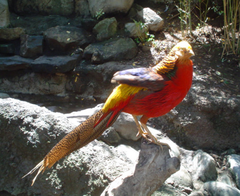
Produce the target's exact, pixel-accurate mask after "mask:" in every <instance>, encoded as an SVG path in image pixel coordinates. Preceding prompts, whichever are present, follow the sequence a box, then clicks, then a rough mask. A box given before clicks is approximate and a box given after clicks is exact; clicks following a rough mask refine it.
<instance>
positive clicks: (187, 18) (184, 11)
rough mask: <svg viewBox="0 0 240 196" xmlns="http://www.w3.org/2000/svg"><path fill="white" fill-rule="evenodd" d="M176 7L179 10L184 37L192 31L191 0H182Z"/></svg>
mask: <svg viewBox="0 0 240 196" xmlns="http://www.w3.org/2000/svg"><path fill="white" fill-rule="evenodd" d="M176 7H177V10H178V12H179V19H180V25H181V31H182V37H185V35H187V34H188V32H189V33H192V21H191V0H180V1H179V6H177V5H176Z"/></svg>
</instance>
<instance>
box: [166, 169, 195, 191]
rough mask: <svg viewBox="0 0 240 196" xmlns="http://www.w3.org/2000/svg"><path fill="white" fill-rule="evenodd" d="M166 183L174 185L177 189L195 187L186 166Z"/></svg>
mask: <svg viewBox="0 0 240 196" xmlns="http://www.w3.org/2000/svg"><path fill="white" fill-rule="evenodd" d="M165 183H167V184H171V185H174V186H175V187H189V188H192V187H193V181H192V176H191V174H190V173H189V172H188V171H187V169H185V168H184V166H181V167H180V170H179V171H177V172H176V173H174V174H173V175H171V176H170V177H169V178H168V179H167V180H166V182H165Z"/></svg>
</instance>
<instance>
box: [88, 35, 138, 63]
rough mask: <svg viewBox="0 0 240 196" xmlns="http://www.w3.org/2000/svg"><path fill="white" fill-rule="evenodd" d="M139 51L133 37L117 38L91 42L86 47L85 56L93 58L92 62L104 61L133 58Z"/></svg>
mask: <svg viewBox="0 0 240 196" xmlns="http://www.w3.org/2000/svg"><path fill="white" fill-rule="evenodd" d="M137 52H138V48H137V45H136V44H135V42H134V41H133V40H132V39H131V38H117V39H111V40H107V41H104V42H99V43H94V44H90V45H89V46H88V47H86V48H85V50H84V52H83V57H84V58H86V59H91V62H92V63H103V62H107V61H120V60H127V59H132V58H134V57H135V56H136V55H137Z"/></svg>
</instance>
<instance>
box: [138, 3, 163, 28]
mask: <svg viewBox="0 0 240 196" xmlns="http://www.w3.org/2000/svg"><path fill="white" fill-rule="evenodd" d="M138 17H139V19H141V20H142V21H143V22H144V24H145V25H146V26H147V27H148V29H149V31H155V32H157V31H161V30H162V29H163V25H164V21H163V19H162V18H161V17H160V16H159V15H158V14H157V13H156V12H154V11H153V10H152V9H150V8H143V10H141V11H138Z"/></svg>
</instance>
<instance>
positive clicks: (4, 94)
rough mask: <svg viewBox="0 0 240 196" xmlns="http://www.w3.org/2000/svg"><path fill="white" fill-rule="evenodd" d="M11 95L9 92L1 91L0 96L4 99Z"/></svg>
mask: <svg viewBox="0 0 240 196" xmlns="http://www.w3.org/2000/svg"><path fill="white" fill-rule="evenodd" d="M9 97H10V96H9V94H7V93H0V98H2V99H5V98H9Z"/></svg>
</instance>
